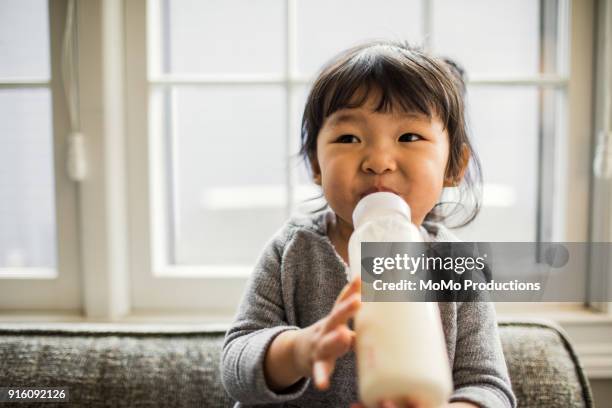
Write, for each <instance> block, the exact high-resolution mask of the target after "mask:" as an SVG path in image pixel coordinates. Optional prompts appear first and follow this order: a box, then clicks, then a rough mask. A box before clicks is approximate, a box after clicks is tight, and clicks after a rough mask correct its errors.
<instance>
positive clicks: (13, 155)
mask: <svg viewBox="0 0 612 408" xmlns="http://www.w3.org/2000/svg"><path fill="white" fill-rule="evenodd" d="M63 6H64V4H63V2H49V4H48V3H47V1H45V0H27V1H21V0H8V1H3V2H1V3H0V307H7V306H10V307H11V308H13V309H19V308H24V309H26V308H27V309H31V308H49V309H73V308H78V307H79V305H80V298H79V292H78V276H77V274H76V264H77V262H76V260H77V255H76V253H75V248H76V246H77V243H78V241H77V239H76V228H75V225H76V224H75V217H74V214H75V213H76V211H74V209H75V204H76V203H75V201H74V200H75V197H76V196H75V190H74V186H72V185H71V184H70V183H69V182H68V181H67V180H66V179H65V176H64V174H63V173H62V168H63V152H62V151H61V146H62V141H63V137H64V135H65V134H66V133H67V126H66V120H65V117H64V115H65V110H64V107H63V105H62V102H60V101H61V95H60V91H59V89H60V84H59V82H58V78H57V76H56V75H55V71H56V66H57V65H56V64H57V61H58V57H59V44H60V43H59V33H60V30H61V27H62V25H63V18H64V16H63V13H64V7H63ZM59 293H61V296H57V295H58V294H59Z"/></svg>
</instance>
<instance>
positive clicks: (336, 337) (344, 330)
mask: <svg viewBox="0 0 612 408" xmlns="http://www.w3.org/2000/svg"><path fill="white" fill-rule="evenodd" d="M354 335H355V333H354V332H353V331H352V330H351V329H349V328H348V327H346V326H339V327H337V328H336V329H334V330H333V331H331V332H329V333H327V334H325V335H324V336H323V338H322V339H321V340H320V342H319V344H318V345H317V350H316V355H315V356H316V357H315V358H322V359H329V358H334V359H336V358H338V357H340V356H341V355H343V354H345V353H346V352H347V351H349V350H350V349H351V346H352V345H353V337H354Z"/></svg>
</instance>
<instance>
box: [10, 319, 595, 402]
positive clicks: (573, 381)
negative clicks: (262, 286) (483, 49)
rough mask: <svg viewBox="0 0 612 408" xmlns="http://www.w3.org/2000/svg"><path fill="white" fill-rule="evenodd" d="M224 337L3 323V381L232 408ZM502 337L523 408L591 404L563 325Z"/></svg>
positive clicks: (91, 397) (205, 331)
mask: <svg viewBox="0 0 612 408" xmlns="http://www.w3.org/2000/svg"><path fill="white" fill-rule="evenodd" d="M223 334H224V332H223V330H221V329H219V328H216V329H215V328H212V329H211V328H210V327H205V326H190V327H188V328H186V327H177V326H168V325H166V326H154V327H142V326H140V327H128V328H126V327H125V326H120V325H75V324H70V325H59V326H47V327H38V328H34V327H20V326H9V325H0V384H2V385H3V386H9V385H10V386H21V387H25V386H30V387H32V386H40V387H42V386H46V387H53V386H67V387H69V389H70V400H71V401H72V402H73V403H77V404H78V405H80V406H92V407H102V406H109V407H110V406H112V407H138V406H160V407H162V406H163V407H194V406H200V407H229V406H232V401H231V399H230V398H229V397H228V396H227V394H226V393H225V391H224V390H223V387H222V386H221V383H220V379H219V377H220V376H219V359H220V352H221V345H222V342H223ZM500 335H501V339H502V344H503V347H504V352H505V355H506V360H507V362H508V368H509V370H510V376H511V379H512V383H513V388H514V390H515V393H516V396H517V399H518V402H519V406H520V407H555V408H557V407H568V406H576V407H592V399H591V393H590V389H589V385H588V382H587V380H586V378H585V376H584V373H583V370H582V368H581V367H580V364H579V362H578V359H577V358H576V355H575V353H574V351H573V349H572V347H571V345H570V343H569V342H568V340H567V338H566V336H565V335H564V334H563V332H562V331H561V330H560V329H559V328H558V327H556V326H554V325H552V324H549V323H533V322H502V323H500ZM52 405H53V404H50V403H46V404H44V406H45V407H50V406H52ZM58 406H66V404H59V405H58Z"/></svg>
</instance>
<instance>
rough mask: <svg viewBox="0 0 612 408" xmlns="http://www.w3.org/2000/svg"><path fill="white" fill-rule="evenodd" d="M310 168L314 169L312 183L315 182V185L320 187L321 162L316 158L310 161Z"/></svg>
mask: <svg viewBox="0 0 612 408" xmlns="http://www.w3.org/2000/svg"><path fill="white" fill-rule="evenodd" d="M310 168H311V169H312V181H314V183H315V184H317V185H319V186H320V185H321V167H319V161H318V160H317V159H316V157H315V158H313V159H312V160H311V161H310Z"/></svg>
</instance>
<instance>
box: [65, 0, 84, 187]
mask: <svg viewBox="0 0 612 408" xmlns="http://www.w3.org/2000/svg"><path fill="white" fill-rule="evenodd" d="M75 14H76V1H75V0H68V7H67V11H66V26H65V28H64V39H63V45H62V62H61V71H62V82H63V85H64V95H65V97H66V102H67V105H68V116H69V119H70V135H69V136H68V152H67V161H66V170H67V172H68V176H69V177H70V178H71V179H72V180H74V181H82V180H84V179H85V176H86V173H87V162H86V160H85V159H86V158H85V141H84V138H83V134H82V133H81V118H80V115H79V105H78V97H79V82H78V78H77V72H76V62H75V61H76V58H75V54H76V51H77V49H76V35H75V18H74V17H75Z"/></svg>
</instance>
